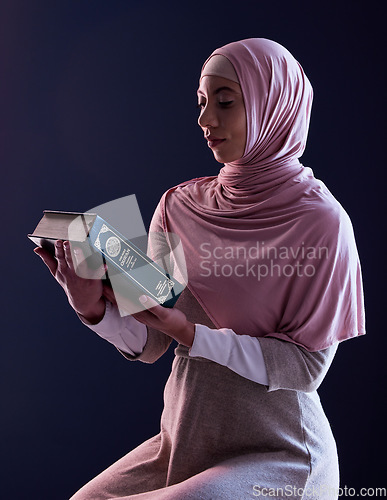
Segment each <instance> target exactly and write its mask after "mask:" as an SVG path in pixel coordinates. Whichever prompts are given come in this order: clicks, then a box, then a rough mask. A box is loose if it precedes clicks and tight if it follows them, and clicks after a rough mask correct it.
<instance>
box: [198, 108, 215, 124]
mask: <svg viewBox="0 0 387 500" xmlns="http://www.w3.org/2000/svg"><path fill="white" fill-rule="evenodd" d="M198 124H199V126H200V127H202V128H206V127H217V126H218V124H219V123H218V117H217V115H216V111H215V109H214V108H213V106H209V105H208V104H207V105H206V106H205V107H204V108H203V109H202V112H201V113H200V116H199V118H198Z"/></svg>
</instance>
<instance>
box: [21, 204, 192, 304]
mask: <svg viewBox="0 0 387 500" xmlns="http://www.w3.org/2000/svg"><path fill="white" fill-rule="evenodd" d="M27 236H28V237H29V238H30V239H31V240H32V241H33V242H34V243H35V244H36V245H38V246H41V247H42V248H45V249H47V250H48V251H50V252H51V253H54V242H55V240H58V239H61V240H69V241H70V242H71V243H72V244H76V246H79V247H81V248H82V250H83V253H84V255H85V256H86V259H87V263H88V265H89V267H91V268H93V269H95V268H97V267H99V265H101V264H102V262H106V264H107V267H108V271H107V278H108V281H109V284H110V286H112V288H113V291H115V292H116V291H118V292H119V293H120V294H121V295H124V296H127V297H128V298H135V297H138V296H140V295H142V294H146V295H148V296H150V297H152V298H153V299H154V300H156V301H157V302H158V303H159V304H161V305H162V306H164V307H173V306H174V304H175V303H176V301H177V299H178V297H179V296H180V294H181V292H182V291H183V289H184V288H185V285H183V284H182V283H180V282H179V281H178V280H176V279H175V278H174V277H173V276H171V275H170V274H169V273H168V272H167V271H166V270H165V269H164V268H162V267H161V266H160V265H159V264H157V263H156V262H154V261H153V260H152V259H151V258H150V257H149V256H148V255H146V254H145V253H144V252H143V251H142V250H141V249H140V248H138V247H137V246H136V245H135V244H133V242H131V241H130V240H128V239H126V238H125V237H124V236H123V235H122V234H121V233H119V231H118V230H117V229H115V228H114V227H113V226H112V225H111V224H109V222H107V221H106V220H104V219H102V218H101V217H100V216H98V215H97V214H92V213H78V212H60V211H53V210H45V211H44V215H43V217H42V219H41V220H40V222H39V223H38V225H37V226H36V229H35V230H34V232H33V233H32V234H28V235H27ZM101 256H102V259H101Z"/></svg>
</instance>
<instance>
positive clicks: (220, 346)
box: [79, 301, 268, 385]
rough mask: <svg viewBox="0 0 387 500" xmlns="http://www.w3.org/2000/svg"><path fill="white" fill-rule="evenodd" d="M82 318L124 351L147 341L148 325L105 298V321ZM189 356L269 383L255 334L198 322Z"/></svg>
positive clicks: (141, 346) (136, 351)
mask: <svg viewBox="0 0 387 500" xmlns="http://www.w3.org/2000/svg"><path fill="white" fill-rule="evenodd" d="M79 318H80V320H81V321H82V322H83V323H84V324H85V325H86V326H88V327H89V328H90V329H91V330H93V331H94V332H95V333H97V334H98V335H99V336H100V337H102V338H104V339H105V340H107V341H108V342H110V343H111V344H113V345H114V346H115V347H117V348H118V349H120V350H121V351H123V352H126V353H128V354H130V355H131V356H136V355H138V354H140V353H141V352H142V351H143V349H144V346H145V344H146V341H147V328H146V326H145V325H144V324H142V323H140V322H139V321H137V320H136V319H135V318H133V316H123V317H122V316H121V315H120V313H119V311H118V308H117V307H116V306H113V304H111V302H109V301H106V309H105V314H104V317H103V318H102V320H101V321H100V322H99V323H97V324H95V325H91V324H90V323H88V322H87V321H86V320H85V319H84V318H82V317H81V316H79ZM189 355H190V357H193V358H195V357H201V358H206V359H209V360H211V361H214V362H215V363H219V364H221V365H223V366H226V367H227V368H229V369H230V370H232V371H234V372H235V373H238V375H241V376H242V377H245V378H247V379H249V380H252V381H253V382H257V383H259V384H263V385H268V375H267V370H266V366H265V361H264V358H263V354H262V349H261V346H260V343H259V341H258V339H257V338H256V337H250V336H249V335H237V334H236V333H235V332H234V331H233V330H231V329H229V328H221V329H213V328H209V327H207V326H205V325H201V324H195V336H194V341H193V344H192V347H191V349H190V350H189Z"/></svg>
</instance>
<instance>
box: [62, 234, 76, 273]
mask: <svg viewBox="0 0 387 500" xmlns="http://www.w3.org/2000/svg"><path fill="white" fill-rule="evenodd" d="M63 253H64V258H65V261H66V264H67V266H68V267H69V268H70V269H71V270H72V271H74V261H73V256H72V255H71V249H70V242H69V241H64V242H63Z"/></svg>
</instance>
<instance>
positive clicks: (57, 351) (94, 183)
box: [0, 0, 386, 500]
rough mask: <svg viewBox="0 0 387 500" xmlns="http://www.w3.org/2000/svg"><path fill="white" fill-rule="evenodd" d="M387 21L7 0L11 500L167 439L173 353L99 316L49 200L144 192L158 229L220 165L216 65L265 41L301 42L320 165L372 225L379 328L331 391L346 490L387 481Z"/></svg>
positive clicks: (366, 7) (368, 261) (4, 75)
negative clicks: (47, 263)
mask: <svg viewBox="0 0 387 500" xmlns="http://www.w3.org/2000/svg"><path fill="white" fill-rule="evenodd" d="M383 19H384V16H382V13H381V3H380V2H374V1H369V2H328V3H327V2H322V3H317V2H306V1H304V2H285V1H283V2H279V1H273V2H260V1H254V2H248V1H244V0H240V1H238V2H230V3H227V2H207V3H204V2H203V3H197V2H187V3H186V4H184V3H183V2H177V1H176V2H168V1H167V2H156V1H144V2H140V1H137V2H136V1H133V2H131V1H111V2H106V1H83V0H80V1H79V0H78V1H75V0H72V1H67V2H53V1H51V2H50V1H43V0H36V1H30V2H28V1H20V0H8V1H3V2H1V4H0V24H1V43H0V69H1V73H0V74H1V78H0V120H1V121H0V124H1V134H0V147H1V150H0V155H1V168H2V183H1V186H2V196H1V201H2V234H3V237H2V245H1V250H2V253H3V257H2V262H3V272H4V273H5V279H4V280H3V285H4V286H3V300H2V304H3V312H2V314H1V319H2V322H3V326H2V342H1V351H0V352H1V354H0V356H1V363H0V381H1V403H2V405H1V407H2V409H1V412H0V428H1V439H0V442H1V451H0V454H1V455H0V459H1V463H0V470H1V485H0V495H1V497H2V498H15V499H16V498H17V499H18V500H22V499H28V500H31V499H39V500H43V499H48V500H60V499H66V498H68V497H69V496H70V495H71V494H72V493H74V492H75V491H76V490H77V489H78V488H79V487H80V486H81V485H82V484H84V483H85V482H86V481H87V480H89V479H91V478H92V477H93V476H94V475H96V474H97V473H98V472H99V471H101V470H102V469H104V468H105V467H107V466H108V465H110V464H111V463H112V462H114V461H115V460H117V459H118V458H120V457H121V456H122V455H124V454H125V453H127V452H128V451H130V450H131V449H132V448H134V447H135V446H136V445H138V444H139V443H141V442H142V441H143V440H145V439H147V438H148V437H150V436H152V435H153V434H155V433H157V432H158V428H159V417H160V412H161V409H162V389H163V385H164V383H165V381H166V379H167V377H168V374H169V369H170V365H171V361H172V358H173V351H172V349H170V352H169V353H168V354H166V355H165V356H164V357H163V358H162V359H161V360H160V361H159V362H158V363H156V364H155V365H151V366H148V365H144V364H141V363H130V362H128V361H126V360H125V359H124V358H123V357H122V356H120V355H119V354H118V353H117V352H116V350H115V348H114V347H112V346H110V345H109V344H107V343H106V342H104V341H103V340H102V339H100V338H98V337H97V336H96V335H95V334H93V333H92V332H91V331H89V330H88V329H87V328H85V327H83V326H82V324H81V323H80V322H79V320H78V319H77V317H76V315H75V314H74V312H73V311H72V309H71V308H70V306H69V305H68V303H67V300H66V297H65V295H64V293H63V291H62V290H61V288H60V287H59V286H58V285H57V284H56V283H55V281H54V280H53V279H52V278H51V276H50V275H49V272H48V270H47V269H46V268H45V267H44V266H43V264H42V262H41V261H40V260H39V259H38V257H37V256H35V255H34V254H33V252H32V248H33V246H32V244H31V242H30V241H29V240H28V239H27V238H26V234H27V233H28V232H30V231H32V230H33V229H34V227H35V225H36V224H37V222H38V220H39V218H40V216H41V213H42V210H43V209H53V210H70V211H86V210H88V209H90V208H91V207H94V206H96V205H100V204H102V203H105V202H108V201H111V200H113V199H116V198H119V197H122V196H126V195H128V194H132V193H135V194H136V196H137V200H138V203H139V206H140V209H141V212H142V215H143V218H144V222H145V224H146V226H148V224H149V221H150V218H151V216H152V213H153V210H154V208H155V207H156V205H157V203H158V201H159V198H160V196H161V195H162V193H163V192H164V191H165V190H166V189H167V188H168V187H170V186H172V185H175V184H177V183H179V182H181V181H184V180H187V179H190V178H192V177H198V176H202V175H215V174H216V173H217V172H218V170H219V168H220V167H219V164H217V163H216V161H215V160H214V159H213V157H212V155H211V152H210V151H209V150H208V148H207V145H206V143H205V142H204V140H203V138H202V133H201V131H200V129H199V127H198V126H197V124H196V120H197V109H196V89H197V81H198V77H199V72H200V68H201V65H202V63H203V61H204V60H205V59H206V58H207V57H208V55H209V54H210V53H211V52H212V50H214V49H215V48H216V47H219V46H221V45H224V44H226V43H228V42H231V41H234V40H237V39H241V38H248V37H254V36H259V37H265V38H271V39H273V40H275V41H277V42H279V43H282V44H283V45H285V46H286V47H287V48H288V49H289V50H290V51H291V52H292V53H293V54H294V56H295V57H296V58H297V59H299V61H300V62H301V64H302V65H303V67H304V70H305V72H306V73H307V75H308V77H309V79H310V80H311V82H312V85H313V87H314V92H315V98H314V105H313V110H312V119H311V126H310V133H309V141H308V145H307V149H306V152H305V154H304V156H303V158H302V162H303V163H304V164H305V165H306V166H311V167H312V169H313V170H314V172H315V175H316V177H318V178H321V179H322V180H323V181H324V182H325V183H326V184H327V185H328V187H329V188H330V189H331V191H332V192H333V194H334V195H335V196H336V197H337V198H338V199H339V201H340V202H341V203H342V205H343V206H344V208H345V209H346V210H347V212H348V213H349V215H350V217H351V219H352V222H353V225H354V229H355V234H356V239H357V243H358V249H359V253H360V258H361V262H362V266H363V273H364V286H365V298H366V308H367V311H366V312H367V331H368V336H366V337H364V338H362V339H358V340H354V341H350V342H346V343H344V344H342V345H341V346H340V348H339V351H338V354H337V357H336V359H335V361H334V364H333V366H332V368H331V369H330V371H329V373H328V375H327V377H326V379H325V381H324V383H323V385H322V387H321V389H320V391H319V392H320V396H321V399H322V402H323V405H324V408H325V409H326V413H327V415H328V418H329V419H330V422H331V425H332V428H333V432H334V434H335V436H336V440H337V444H338V450H339V457H340V464H341V484H342V486H344V485H347V486H348V487H353V488H360V487H372V486H375V487H376V486H383V485H384V484H383V481H384V479H385V470H384V469H385V468H384V463H383V462H385V460H384V453H383V451H384V447H385V446H386V442H385V438H384V435H385V433H384V426H385V419H386V414H385V411H384V409H383V406H382V399H383V398H384V395H385V391H386V385H385V380H386V370H385V366H386V363H385V359H384V358H385V352H386V340H385V333H384V331H383V328H384V327H383V325H384V323H385V321H384V318H383V317H382V307H381V305H382V292H384V287H382V284H381V283H382V276H383V271H384V272H385V267H384V262H385V246H384V243H385V236H384V235H385V227H383V228H381V227H380V223H381V222H383V221H384V217H385V216H384V215H383V214H385V207H384V203H383V204H382V202H384V200H385V193H384V182H383V180H384V181H385V171H384V168H383V166H382V161H383V160H384V157H382V147H381V145H382V144H383V141H385V118H384V115H383V117H382V111H383V110H382V107H381V102H382V100H381V96H384V95H385V88H384V87H385V82H386V78H385V70H384V63H382V57H383V55H384V54H383V55H382V51H381V49H380V48H381V47H384V37H383V38H382V34H384V31H385V29H384V25H383V24H382V20H383ZM383 131H384V134H383V137H382V132H383ZM384 296H385V295H384ZM383 303H384V302H383ZM258 480H259V478H257V481H258Z"/></svg>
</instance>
